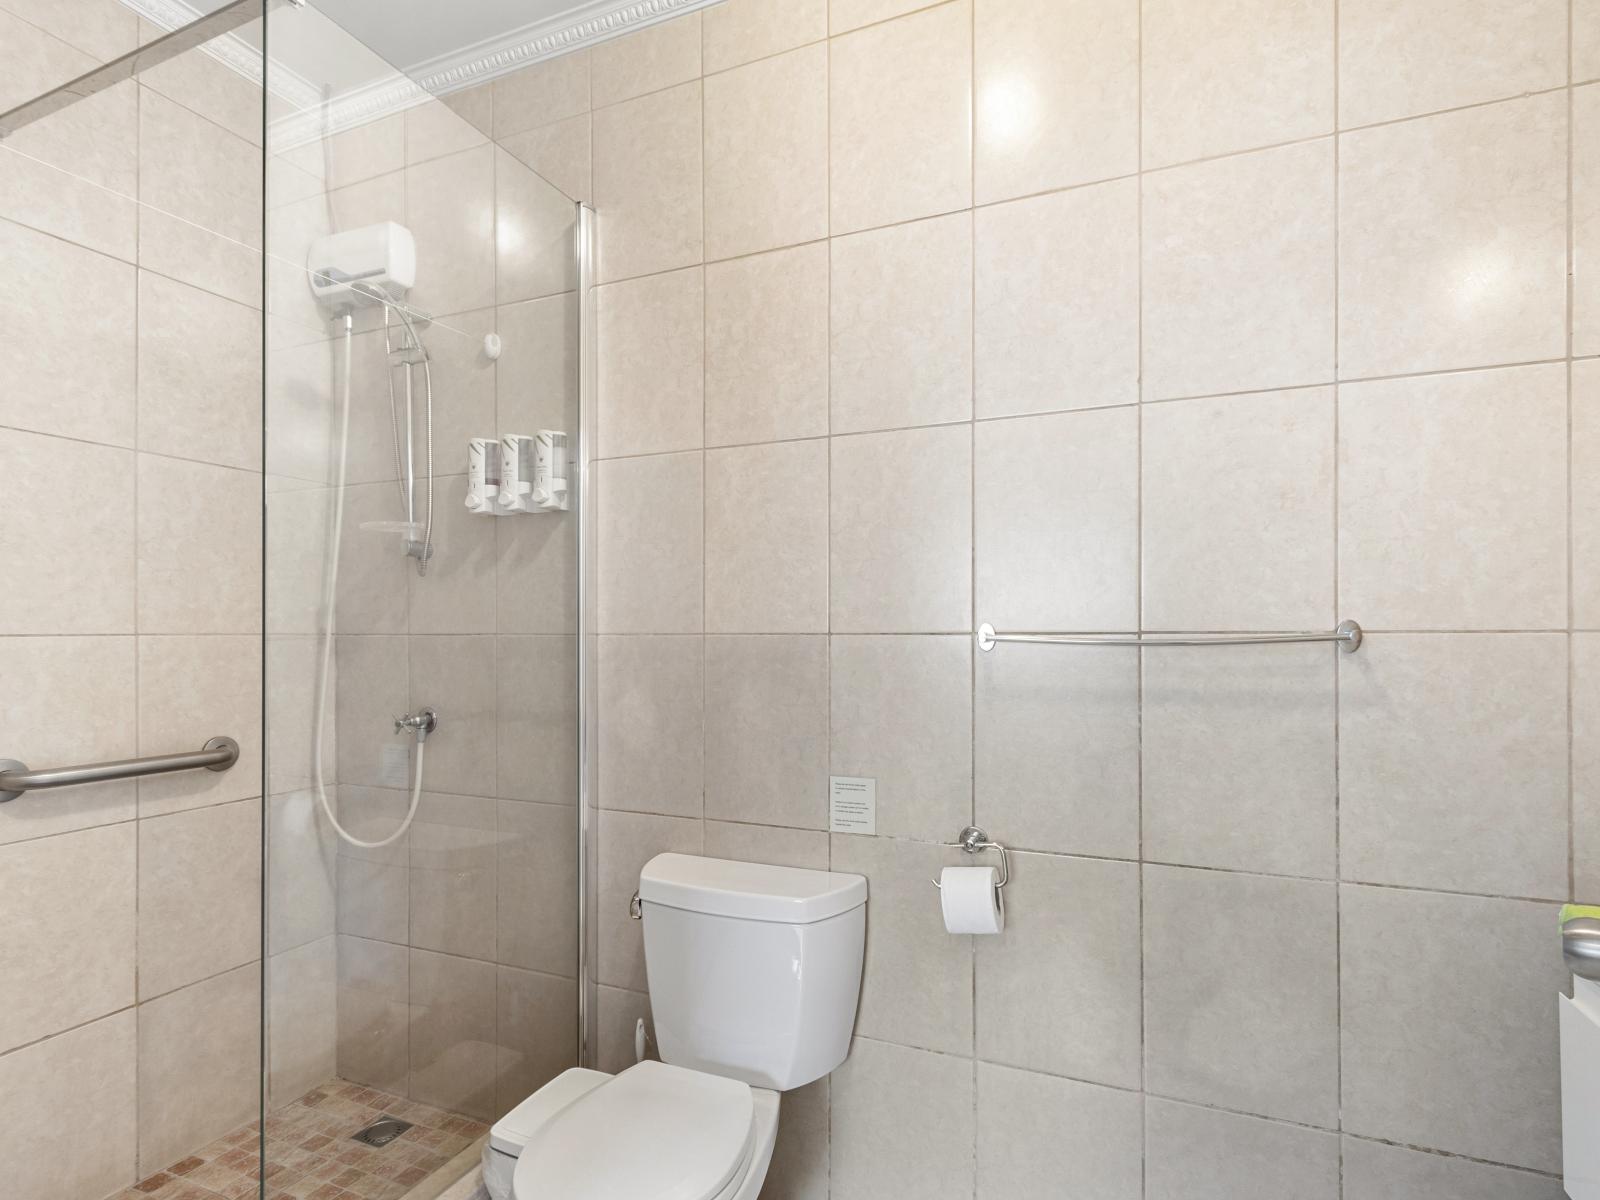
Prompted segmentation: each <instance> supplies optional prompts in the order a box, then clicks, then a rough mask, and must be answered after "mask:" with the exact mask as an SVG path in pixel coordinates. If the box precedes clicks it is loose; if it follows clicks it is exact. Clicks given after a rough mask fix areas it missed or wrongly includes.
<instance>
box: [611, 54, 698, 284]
mask: <svg viewBox="0 0 1600 1200" xmlns="http://www.w3.org/2000/svg"><path fill="white" fill-rule="evenodd" d="M701 109H702V103H701V95H700V83H699V81H698V80H696V81H695V82H693V83H686V84H683V85H681V86H679V87H675V88H672V89H670V90H669V91H665V92H658V93H655V94H653V95H650V96H647V97H642V98H640V99H638V100H629V101H625V102H624V103H622V104H617V105H613V106H612V107H610V108H605V109H601V110H600V111H599V112H597V113H595V115H594V199H595V206H596V207H597V208H598V209H599V211H600V212H601V213H602V214H603V216H602V218H601V222H600V227H601V228H600V239H599V243H600V244H599V275H600V279H601V280H602V281H605V282H610V281H612V280H617V279H628V278H631V277H632V276H635V275H648V274H651V273H653V272H656V271H668V270H671V269H673V268H674V267H686V266H689V265H691V264H693V263H696V262H699V261H700V256H701V253H702V250H703V241H702V226H703V223H704V203H703V191H702V173H703V172H702V133H701V125H702V121H701Z"/></svg>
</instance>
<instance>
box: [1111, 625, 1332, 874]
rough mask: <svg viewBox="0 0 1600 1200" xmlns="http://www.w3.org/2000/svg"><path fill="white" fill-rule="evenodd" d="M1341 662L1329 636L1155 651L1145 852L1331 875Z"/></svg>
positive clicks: (1146, 707)
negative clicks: (1263, 647) (1260, 646)
mask: <svg viewBox="0 0 1600 1200" xmlns="http://www.w3.org/2000/svg"><path fill="white" fill-rule="evenodd" d="M1334 670H1335V664H1334V658H1333V655H1332V653H1330V652H1329V650H1328V648H1327V647H1326V646H1280V647H1277V648H1276V649H1274V650H1270V651H1266V652H1262V651H1259V650H1257V649H1255V648H1254V647H1249V646H1242V647H1240V648H1238V649H1223V648H1220V647H1215V646H1208V647H1201V648H1195V649H1181V648H1174V649H1166V650H1161V651H1159V652H1156V653H1150V654H1146V655H1145V656H1144V687H1143V691H1142V693H1141V697H1140V700H1141V703H1140V722H1141V725H1140V749H1141V754H1142V769H1141V773H1140V796H1141V812H1142V815H1143V827H1144V842H1143V846H1144V850H1143V857H1144V858H1145V859H1147V860H1152V861H1155V862H1169V863H1188V864H1192V865H1194V866H1198V867H1213V868H1218V869H1221V870H1234V871H1267V872H1272V873H1274V874H1282V875H1312V876H1316V877H1319V878H1324V879H1326V878H1331V877H1332V876H1333V874H1334V870H1335V848H1334V809H1335V801H1336V791H1337V781H1336V779H1335V763H1334V753H1335V752H1334V726H1335V713H1334V687H1335V684H1334Z"/></svg>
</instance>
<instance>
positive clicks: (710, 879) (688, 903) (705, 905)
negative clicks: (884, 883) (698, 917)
mask: <svg viewBox="0 0 1600 1200" xmlns="http://www.w3.org/2000/svg"><path fill="white" fill-rule="evenodd" d="M639 899H640V900H642V901H644V902H645V903H646V904H661V905H665V906H666V907H668V908H681V909H685V910H687V911H688V912H697V913H709V914H711V915H713V916H718V917H741V918H743V919H745V920H747V921H774V922H779V923H781V924H785V925H809V924H811V923H812V922H814V921H825V920H827V919H828V918H829V917H836V916H838V915H839V914H840V913H842V912H848V911H850V910H851V909H852V908H858V907H860V906H861V905H863V904H865V903H866V902H867V881H866V879H865V878H864V877H862V876H860V875H845V874H841V873H839V872H837V871H807V870H802V869H801V868H799V867H774V866H768V865H767V864H765V863H747V862H732V861H730V860H728V859H723V858H701V857H699V856H698V855H694V854H658V855H656V856H655V857H654V858H652V859H651V860H650V861H649V862H647V863H646V864H645V865H644V870H643V871H641V872H640V873H639Z"/></svg>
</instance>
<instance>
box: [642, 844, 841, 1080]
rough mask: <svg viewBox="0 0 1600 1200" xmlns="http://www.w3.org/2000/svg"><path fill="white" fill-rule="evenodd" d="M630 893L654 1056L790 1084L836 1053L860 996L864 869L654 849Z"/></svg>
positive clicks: (831, 1062) (818, 1073) (818, 1072)
mask: <svg viewBox="0 0 1600 1200" xmlns="http://www.w3.org/2000/svg"><path fill="white" fill-rule="evenodd" d="M639 900H640V903H641V907H642V909H643V913H644V918H643V919H644V954H645V968H646V971H647V973H648V975H649V981H650V1011H651V1013H652V1015H653V1017H654V1019H655V1027H656V1045H657V1047H658V1049H659V1050H660V1052H661V1058H662V1061H663V1062H668V1063H671V1064H673V1065H674V1066H679V1067H688V1068H690V1069H691V1070H696V1071H707V1072H710V1073H712V1074H716V1075H726V1076H728V1077H730V1078H732V1079H742V1080H744V1082H746V1083H748V1084H750V1085H752V1086H754V1087H764V1088H772V1089H774V1090H777V1091H788V1090H790V1089H792V1088H797V1087H803V1086H804V1085H805V1084H808V1083H810V1082H811V1081H812V1080H814V1079H820V1078H822V1076H824V1075H826V1074H827V1073H828V1072H829V1071H831V1070H833V1069H834V1068H835V1067H837V1066H838V1065H839V1064H840V1063H842V1062H843V1061H844V1059H845V1055H847V1054H848V1053H849V1052H850V1031H851V1029H852V1028H853V1027H854V1026H855V1021H856V1001H857V999H858V998H859V996H860V994H861V956H862V950H863V947H864V945H865V939H866V928H867V907H866V906H867V881H866V880H865V879H864V878H863V877H862V876H860V875H843V874H838V873H835V872H832V871H803V870H800V869H798V868H795V867H772V866H765V865H763V864H760V863H745V862H730V861H727V860H725V859H719V858H700V857H697V856H695V855H690V854H658V855H657V856H656V857H655V858H653V859H651V860H650V861H649V862H648V863H646V864H645V867H644V870H643V871H642V872H640V875H639Z"/></svg>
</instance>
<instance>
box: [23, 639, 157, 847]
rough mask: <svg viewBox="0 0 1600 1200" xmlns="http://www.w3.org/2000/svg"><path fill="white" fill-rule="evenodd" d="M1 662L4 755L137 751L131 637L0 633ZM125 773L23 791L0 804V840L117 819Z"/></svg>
mask: <svg viewBox="0 0 1600 1200" xmlns="http://www.w3.org/2000/svg"><path fill="white" fill-rule="evenodd" d="M0 661H3V662H4V663H5V664H6V670H5V674H6V683H5V696H6V722H5V725H6V728H5V744H6V749H5V754H6V757H8V758H14V759H16V760H17V761H19V762H24V763H27V764H28V765H29V766H30V767H53V766H59V765H64V764H69V763H75V762H105V761H108V760H110V759H115V758H132V757H133V756H134V755H136V754H137V753H138V741H137V738H136V736H135V732H134V731H135V729H136V728H137V721H138V709H137V701H136V697H135V692H134V687H135V685H134V679H135V673H134V639H133V638H132V637H131V636H129V637H104V638H97V637H91V638H75V637H74V638H55V637H11V638H4V639H0ZM136 786H137V785H135V784H134V783H133V782H132V781H131V780H130V781H127V782H121V783H98V784H92V785H86V786H83V787H72V788H52V789H51V790H49V791H45V792H34V793H31V794H29V793H24V794H23V795H22V796H19V797H18V798H17V799H15V800H8V801H7V802H6V803H5V804H3V805H0V844H6V843H10V842H19V841H25V840H28V839H31V838H38V837H47V836H49V835H51V834H57V833H66V832H69V831H71V830H74V829H86V828H89V827H90V826H94V825H106V824H110V823H112V822H115V821H125V820H127V819H128V818H130V817H132V816H133V815H134V798H135V796H136V795H137V792H136Z"/></svg>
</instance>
